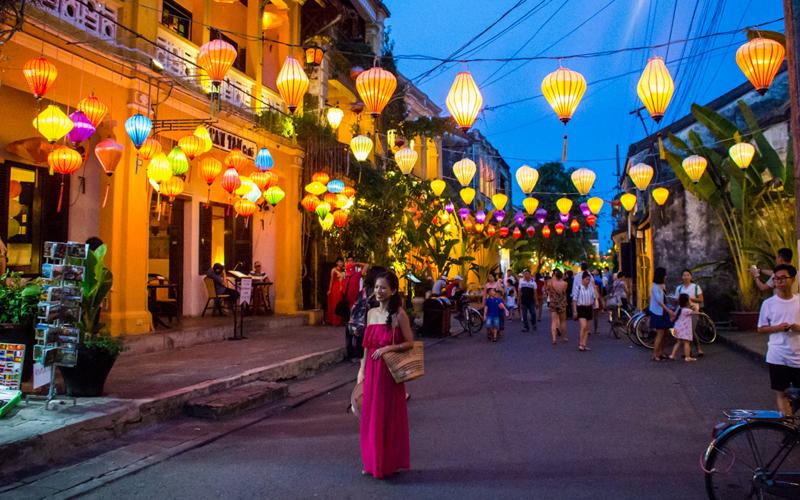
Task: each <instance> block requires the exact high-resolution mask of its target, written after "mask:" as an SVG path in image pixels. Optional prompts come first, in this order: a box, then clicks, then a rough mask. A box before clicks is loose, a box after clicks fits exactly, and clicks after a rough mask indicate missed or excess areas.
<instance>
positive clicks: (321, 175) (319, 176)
mask: <svg viewBox="0 0 800 500" xmlns="http://www.w3.org/2000/svg"><path fill="white" fill-rule="evenodd" d="M330 180H331V178H330V176H329V175H328V174H326V173H325V172H317V173H316V174H314V175H312V176H311V182H319V183H320V184H325V185H327V184H328V182H329V181H330Z"/></svg>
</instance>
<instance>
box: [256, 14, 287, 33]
mask: <svg viewBox="0 0 800 500" xmlns="http://www.w3.org/2000/svg"><path fill="white" fill-rule="evenodd" d="M281 25H283V19H281V17H280V16H279V15H278V14H275V13H274V12H267V11H264V14H263V15H262V16H261V29H262V30H264V31H267V30H271V29H273V28H277V27H279V26H281Z"/></svg>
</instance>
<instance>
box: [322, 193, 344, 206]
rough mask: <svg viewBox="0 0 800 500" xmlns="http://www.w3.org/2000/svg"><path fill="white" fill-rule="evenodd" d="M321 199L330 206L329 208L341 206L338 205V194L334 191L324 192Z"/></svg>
mask: <svg viewBox="0 0 800 500" xmlns="http://www.w3.org/2000/svg"><path fill="white" fill-rule="evenodd" d="M322 201H324V202H325V203H327V204H328V205H330V206H331V209H336V208H342V207H340V206H339V196H337V195H336V194H334V193H325V195H324V196H323V197H322Z"/></svg>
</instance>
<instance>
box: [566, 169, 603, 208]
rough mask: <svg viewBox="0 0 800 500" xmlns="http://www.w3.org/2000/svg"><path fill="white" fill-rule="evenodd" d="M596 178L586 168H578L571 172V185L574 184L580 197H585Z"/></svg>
mask: <svg viewBox="0 0 800 500" xmlns="http://www.w3.org/2000/svg"><path fill="white" fill-rule="evenodd" d="M596 177H597V176H596V175H595V174H594V172H592V171H591V170H589V169H588V168H579V169H578V170H576V171H574V172H572V183H573V184H575V187H576V188H577V189H578V192H579V193H580V194H581V195H582V196H586V195H587V194H588V193H589V190H590V189H592V186H593V185H594V180H595V178H596ZM570 203H572V202H570Z"/></svg>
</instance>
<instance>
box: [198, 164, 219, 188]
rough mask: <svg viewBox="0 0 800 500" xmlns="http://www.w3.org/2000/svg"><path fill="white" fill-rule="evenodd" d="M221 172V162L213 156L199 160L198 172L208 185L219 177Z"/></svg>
mask: <svg viewBox="0 0 800 500" xmlns="http://www.w3.org/2000/svg"><path fill="white" fill-rule="evenodd" d="M221 172H222V163H221V162H220V161H219V160H217V159H216V158H214V157H213V156H210V157H208V158H203V160H202V161H201V162H200V173H201V174H202V175H203V179H205V181H206V184H208V185H209V186H211V184H212V183H213V182H214V180H216V178H217V177H219V174H220V173H221ZM209 191H210V190H209Z"/></svg>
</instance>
